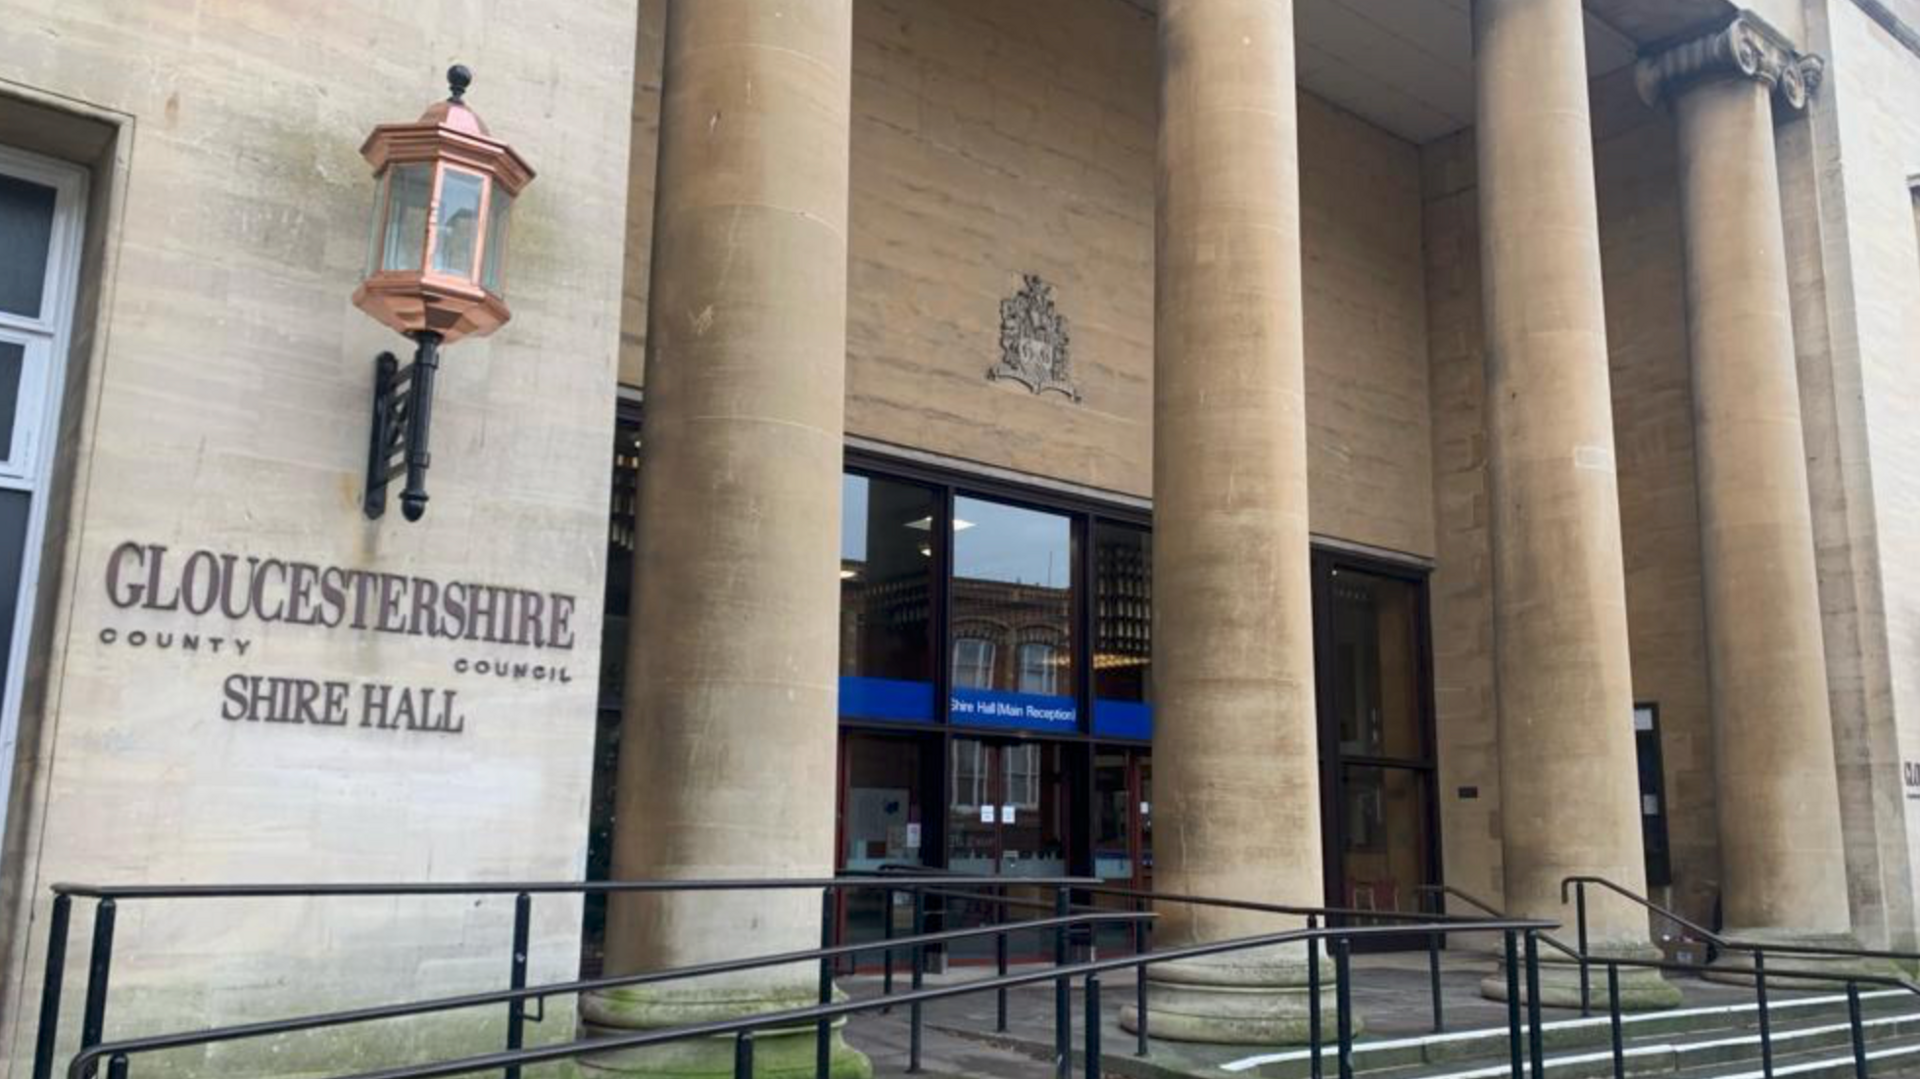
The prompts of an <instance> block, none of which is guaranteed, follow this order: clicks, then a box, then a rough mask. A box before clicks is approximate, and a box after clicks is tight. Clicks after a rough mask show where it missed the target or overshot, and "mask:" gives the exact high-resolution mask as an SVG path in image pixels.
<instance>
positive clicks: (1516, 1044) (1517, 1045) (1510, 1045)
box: [1506, 929, 1526, 1079]
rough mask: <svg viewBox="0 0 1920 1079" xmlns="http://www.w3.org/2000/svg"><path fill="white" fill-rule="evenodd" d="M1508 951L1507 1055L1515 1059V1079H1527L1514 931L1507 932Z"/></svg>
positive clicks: (1517, 948) (1518, 961)
mask: <svg viewBox="0 0 1920 1079" xmlns="http://www.w3.org/2000/svg"><path fill="white" fill-rule="evenodd" d="M1506 951H1507V1053H1508V1055H1509V1056H1511V1057H1512V1058H1513V1066H1512V1069H1511V1072H1512V1077H1513V1079H1526V1066H1525V1065H1524V1064H1522V1063H1521V1040H1520V955H1519V947H1518V938H1517V936H1516V934H1515V933H1514V931H1513V930H1511V929H1509V930H1507V931H1506Z"/></svg>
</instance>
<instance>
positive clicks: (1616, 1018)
mask: <svg viewBox="0 0 1920 1079" xmlns="http://www.w3.org/2000/svg"><path fill="white" fill-rule="evenodd" d="M1607 1026H1608V1027H1609V1028H1610V1033H1611V1035H1612V1038H1613V1079H1626V1074H1627V1051H1626V1048H1625V1046H1624V1045H1623V1044H1622V1038H1621V1033H1622V1032H1621V1030H1620V964H1619V963H1615V962H1608V963H1607Z"/></svg>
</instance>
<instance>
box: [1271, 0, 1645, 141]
mask: <svg viewBox="0 0 1920 1079" xmlns="http://www.w3.org/2000/svg"><path fill="white" fill-rule="evenodd" d="M1470 3H1471V0H1295V3H1294V50H1295V62H1296V63H1297V64H1298V65H1299V76H1300V84H1301V85H1302V86H1304V87H1306V88H1307V89H1308V90H1310V91H1312V92H1313V93H1315V94H1318V95H1319V96H1321V97H1323V98H1326V99H1327V100H1328V101H1331V102H1333V103H1334V104H1336V105H1339V106H1340V107H1341V108H1344V109H1347V110H1349V111H1351V112H1354V113H1356V114H1358V115H1360V116H1363V117H1365V118H1366V119H1368V120H1370V121H1372V122H1373V123H1375V124H1378V125H1380V126H1381V127H1383V128H1386V129H1387V130H1388V131H1391V132H1393V133H1394V134H1396V135H1398V136H1400V137H1401V138H1403V139H1407V140H1409V141H1412V142H1415V143H1425V142H1431V141H1433V140H1434V139H1437V138H1439V137H1440V136H1442V135H1448V134H1451V133H1453V132H1455V131H1458V130H1460V129H1461V128H1465V127H1471V126H1473V24H1472V17H1471V15H1470V14H1469V11H1470V8H1469V5H1470ZM1633 58H1634V46H1633V43H1632V42H1630V41H1628V40H1627V39H1626V38H1625V37H1623V36H1621V35H1620V34H1619V33H1618V32H1616V31H1614V30H1613V29H1611V28H1610V27H1608V26H1606V25H1605V24H1604V23H1602V22H1600V21H1599V20H1598V19H1596V18H1593V17H1592V16H1591V15H1589V16H1588V18H1587V67H1588V70H1589V71H1591V72H1592V73H1593V74H1594V75H1600V74H1604V73H1606V72H1608V71H1612V70H1614V69H1616V68H1619V67H1622V66H1624V65H1626V64H1629V63H1632V62H1633Z"/></svg>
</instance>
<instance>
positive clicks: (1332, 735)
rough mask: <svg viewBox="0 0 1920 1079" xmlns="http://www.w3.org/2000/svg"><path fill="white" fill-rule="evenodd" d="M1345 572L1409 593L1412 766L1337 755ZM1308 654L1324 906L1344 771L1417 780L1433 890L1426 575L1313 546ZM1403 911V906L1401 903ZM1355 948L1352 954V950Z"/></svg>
mask: <svg viewBox="0 0 1920 1079" xmlns="http://www.w3.org/2000/svg"><path fill="white" fill-rule="evenodd" d="M1342 569H1345V570H1352V571H1353V572H1356V573H1364V574H1368V575H1370V576H1375V577H1385V578H1388V579H1391V580H1396V581H1402V582H1405V583H1407V584H1410V585H1412V586H1414V597H1415V598H1414V604H1415V606H1414V648H1415V651H1416V652H1417V653H1418V654H1417V655H1416V656H1415V664H1416V670H1417V672H1418V677H1419V687H1420V689H1419V694H1418V701H1417V703H1418V707H1419V709H1420V718H1419V725H1420V744H1421V752H1422V754H1423V756H1422V758H1421V759H1420V760H1418V761H1410V760H1404V759H1399V758H1395V759H1385V758H1373V757H1359V756H1355V757H1345V756H1342V754H1341V753H1340V718H1339V713H1338V711H1337V710H1336V708H1335V704H1336V702H1335V700H1334V696H1333V694H1334V687H1335V685H1336V682H1335V678H1334V649H1333V647H1332V645H1333V630H1334V625H1333V588H1332V582H1333V578H1334V576H1335V571H1337V570H1342ZM1312 572H1313V654H1314V682H1315V685H1316V692H1315V695H1314V697H1315V701H1314V707H1315V715H1316V718H1317V720H1318V724H1319V738H1318V740H1317V741H1318V747H1319V752H1318V766H1319V778H1320V833H1321V837H1322V842H1321V857H1322V861H1321V873H1322V882H1323V894H1324V896H1325V902H1326V904H1327V905H1328V906H1330V907H1344V906H1346V905H1347V896H1346V889H1345V887H1344V883H1345V879H1346V872H1345V864H1344V859H1343V857H1342V856H1343V853H1344V852H1345V850H1346V845H1347V820H1346V815H1345V805H1346V798H1345V797H1344V795H1345V778H1344V775H1345V768H1346V766H1349V765H1355V766H1367V765H1375V766H1381V767H1391V768H1397V769H1404V770H1407V771H1412V772H1417V773H1420V774H1421V775H1422V776H1424V779H1425V783H1424V787H1425V791H1424V794H1425V799H1424V800H1425V802H1426V814H1427V828H1426V830H1425V831H1426V835H1425V840H1426V847H1427V849H1426V851H1425V855H1426V862H1427V875H1428V879H1427V880H1424V881H1421V882H1420V883H1421V884H1429V885H1438V884H1442V883H1444V881H1445V875H1444V870H1443V868H1442V865H1441V861H1440V851H1441V843H1440V795H1439V761H1438V748H1439V747H1438V745H1437V741H1436V736H1435V731H1434V703H1433V633H1432V624H1431V616H1432V594H1431V589H1430V588H1429V586H1428V578H1429V576H1430V574H1431V571H1430V570H1429V569H1428V567H1426V566H1424V565H1418V564H1412V563H1406V562H1398V561H1393V560H1390V559H1387V558H1381V557H1377V556H1371V555H1366V554H1360V553H1356V552H1352V551H1347V550H1336V549H1331V548H1325V547H1319V546H1316V547H1315V548H1314V549H1313V571H1312ZM1402 905H1403V906H1406V905H1407V902H1406V900H1402ZM1424 943H1425V942H1424V941H1423V940H1414V939H1407V940H1401V939H1398V938H1374V942H1373V943H1372V945H1371V946H1372V947H1373V948H1375V949H1378V950H1399V949H1405V948H1412V947H1416V946H1424ZM1355 947H1360V945H1359V944H1356V945H1355Z"/></svg>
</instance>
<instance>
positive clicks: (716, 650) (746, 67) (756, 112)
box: [582, 0, 870, 1077]
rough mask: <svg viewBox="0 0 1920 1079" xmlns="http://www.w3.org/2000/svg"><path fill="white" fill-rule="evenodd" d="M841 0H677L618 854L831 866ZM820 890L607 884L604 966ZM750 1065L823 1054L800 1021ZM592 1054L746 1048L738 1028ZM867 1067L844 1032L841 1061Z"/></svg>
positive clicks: (799, 905)
mask: <svg viewBox="0 0 1920 1079" xmlns="http://www.w3.org/2000/svg"><path fill="white" fill-rule="evenodd" d="M851 17H852V16H851V0H807V2H806V3H781V2H776V0H697V2H689V3H675V4H672V5H669V7H668V9H667V27H666V61H665V76H664V85H663V89H662V95H661V109H660V112H661V118H660V161H659V184H658V192H657V195H656V197H655V212H654V233H653V245H654V246H653V284H652V296H651V300H650V310H649V318H648V336H647V343H648V351H647V365H646V390H647V415H646V446H645V450H644V454H643V457H642V461H641V469H640V511H639V520H640V529H639V545H638V549H637V551H636V554H635V560H634V570H635V573H634V593H633V594H634V604H633V616H632V617H633V621H632V630H631V640H630V644H629V647H628V655H627V661H628V683H627V697H626V701H627V707H626V715H625V717H624V727H623V730H622V737H621V752H620V771H619V778H618V786H617V790H618V811H617V817H616V820H617V824H616V831H615V837H614V860H613V865H614V872H615V874H616V875H617V876H619V877H621V878H624V879H634V878H696V877H709V878H717V877H822V876H828V875H831V872H832V866H833V861H832V859H833V811H834V790H835V778H834V772H835V748H834V743H835V736H836V728H835V724H836V717H835V686H836V678H835V675H836V672H837V658H836V649H837V647H838V640H839V639H838V633H837V612H838V609H839V588H840V585H839V577H838V570H839V529H840V513H839V507H840V461H841V448H842V441H843V408H844V394H845V385H844V381H843V372H844V364H845V349H846V283H847V183H848V156H847V155H848V120H849V110H850V101H849V98H850V86H851V75H850V67H849V62H850V55H851V49H852V23H851ZM819 918H820V893H819V892H817V891H810V892H779V893H744V892H740V893H694V894H676V895H666V896H657V897H654V896H642V895H622V896H617V897H615V899H614V901H613V903H612V906H611V909H610V911H609V916H608V926H607V965H608V969H609V971H610V972H614V973H617V972H623V971H633V970H645V969H659V968H665V967H673V966H683V965H686V964H691V963H699V962H703V961H710V960H717V959H722V958H733V957H738V956H742V955H757V954H764V953H769V952H776V951H782V950H789V949H805V948H809V947H813V946H815V945H816V944H817V943H818V940H819ZM816 975H817V970H816V968H814V967H812V966H797V967H788V968H784V969H780V970H762V971H756V972H753V973H751V974H745V975H737V976H726V977H715V978H710V979H705V980H702V981H699V982H692V983H687V982H675V983H671V984H668V985H663V986H658V987H647V988H644V989H618V990H613V991H610V992H606V993H601V994H595V995H592V996H589V997H588V998H586V999H585V1000H584V1001H583V1002H582V1015H583V1017H584V1019H585V1022H586V1023H587V1025H588V1027H589V1029H592V1030H594V1031H595V1032H607V1031H621V1030H632V1029H636V1028H642V1029H644V1028H649V1027H658V1026H668V1025H676V1024H681V1023H687V1022H694V1021H699V1020H703V1019H711V1018H720V1017H731V1016H738V1015H743V1014H748V1013H752V1012H757V1011H767V1010H772V1009H777V1008H785V1007H795V1006H802V1005H806V1004H808V1003H811V1002H813V1001H814V1000H815V999H816V993H817V985H816V982H815V978H816ZM756 1064H757V1068H756V1072H755V1074H756V1075H760V1076H769V1075H773V1076H781V1075H792V1076H812V1075H813V1074H814V1073H813V1041H812V1035H811V1031H810V1030H809V1031H804V1032H799V1033H797V1034H795V1035H794V1036H792V1037H784V1038H771V1039H769V1038H761V1039H759V1040H758V1050H757V1052H756ZM586 1066H587V1067H588V1068H590V1069H600V1070H607V1071H614V1072H620V1073H625V1074H645V1075H658V1076H674V1077H680V1076H705V1075H716V1076H718V1075H731V1074H732V1047H731V1043H730V1042H706V1043H695V1044H682V1045H680V1046H678V1047H675V1048H671V1049H663V1050H658V1051H647V1052H640V1053H625V1054H609V1055H604V1056H601V1057H598V1058H595V1059H593V1060H591V1061H589V1062H587V1064H586ZM868 1071H870V1069H869V1068H868V1066H867V1064H866V1061H865V1060H864V1058H861V1057H860V1056H858V1054H855V1053H852V1052H851V1051H850V1050H847V1049H845V1048H844V1046H840V1047H837V1049H836V1054H835V1074H836V1075H852V1074H864V1073H866V1072H868Z"/></svg>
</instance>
